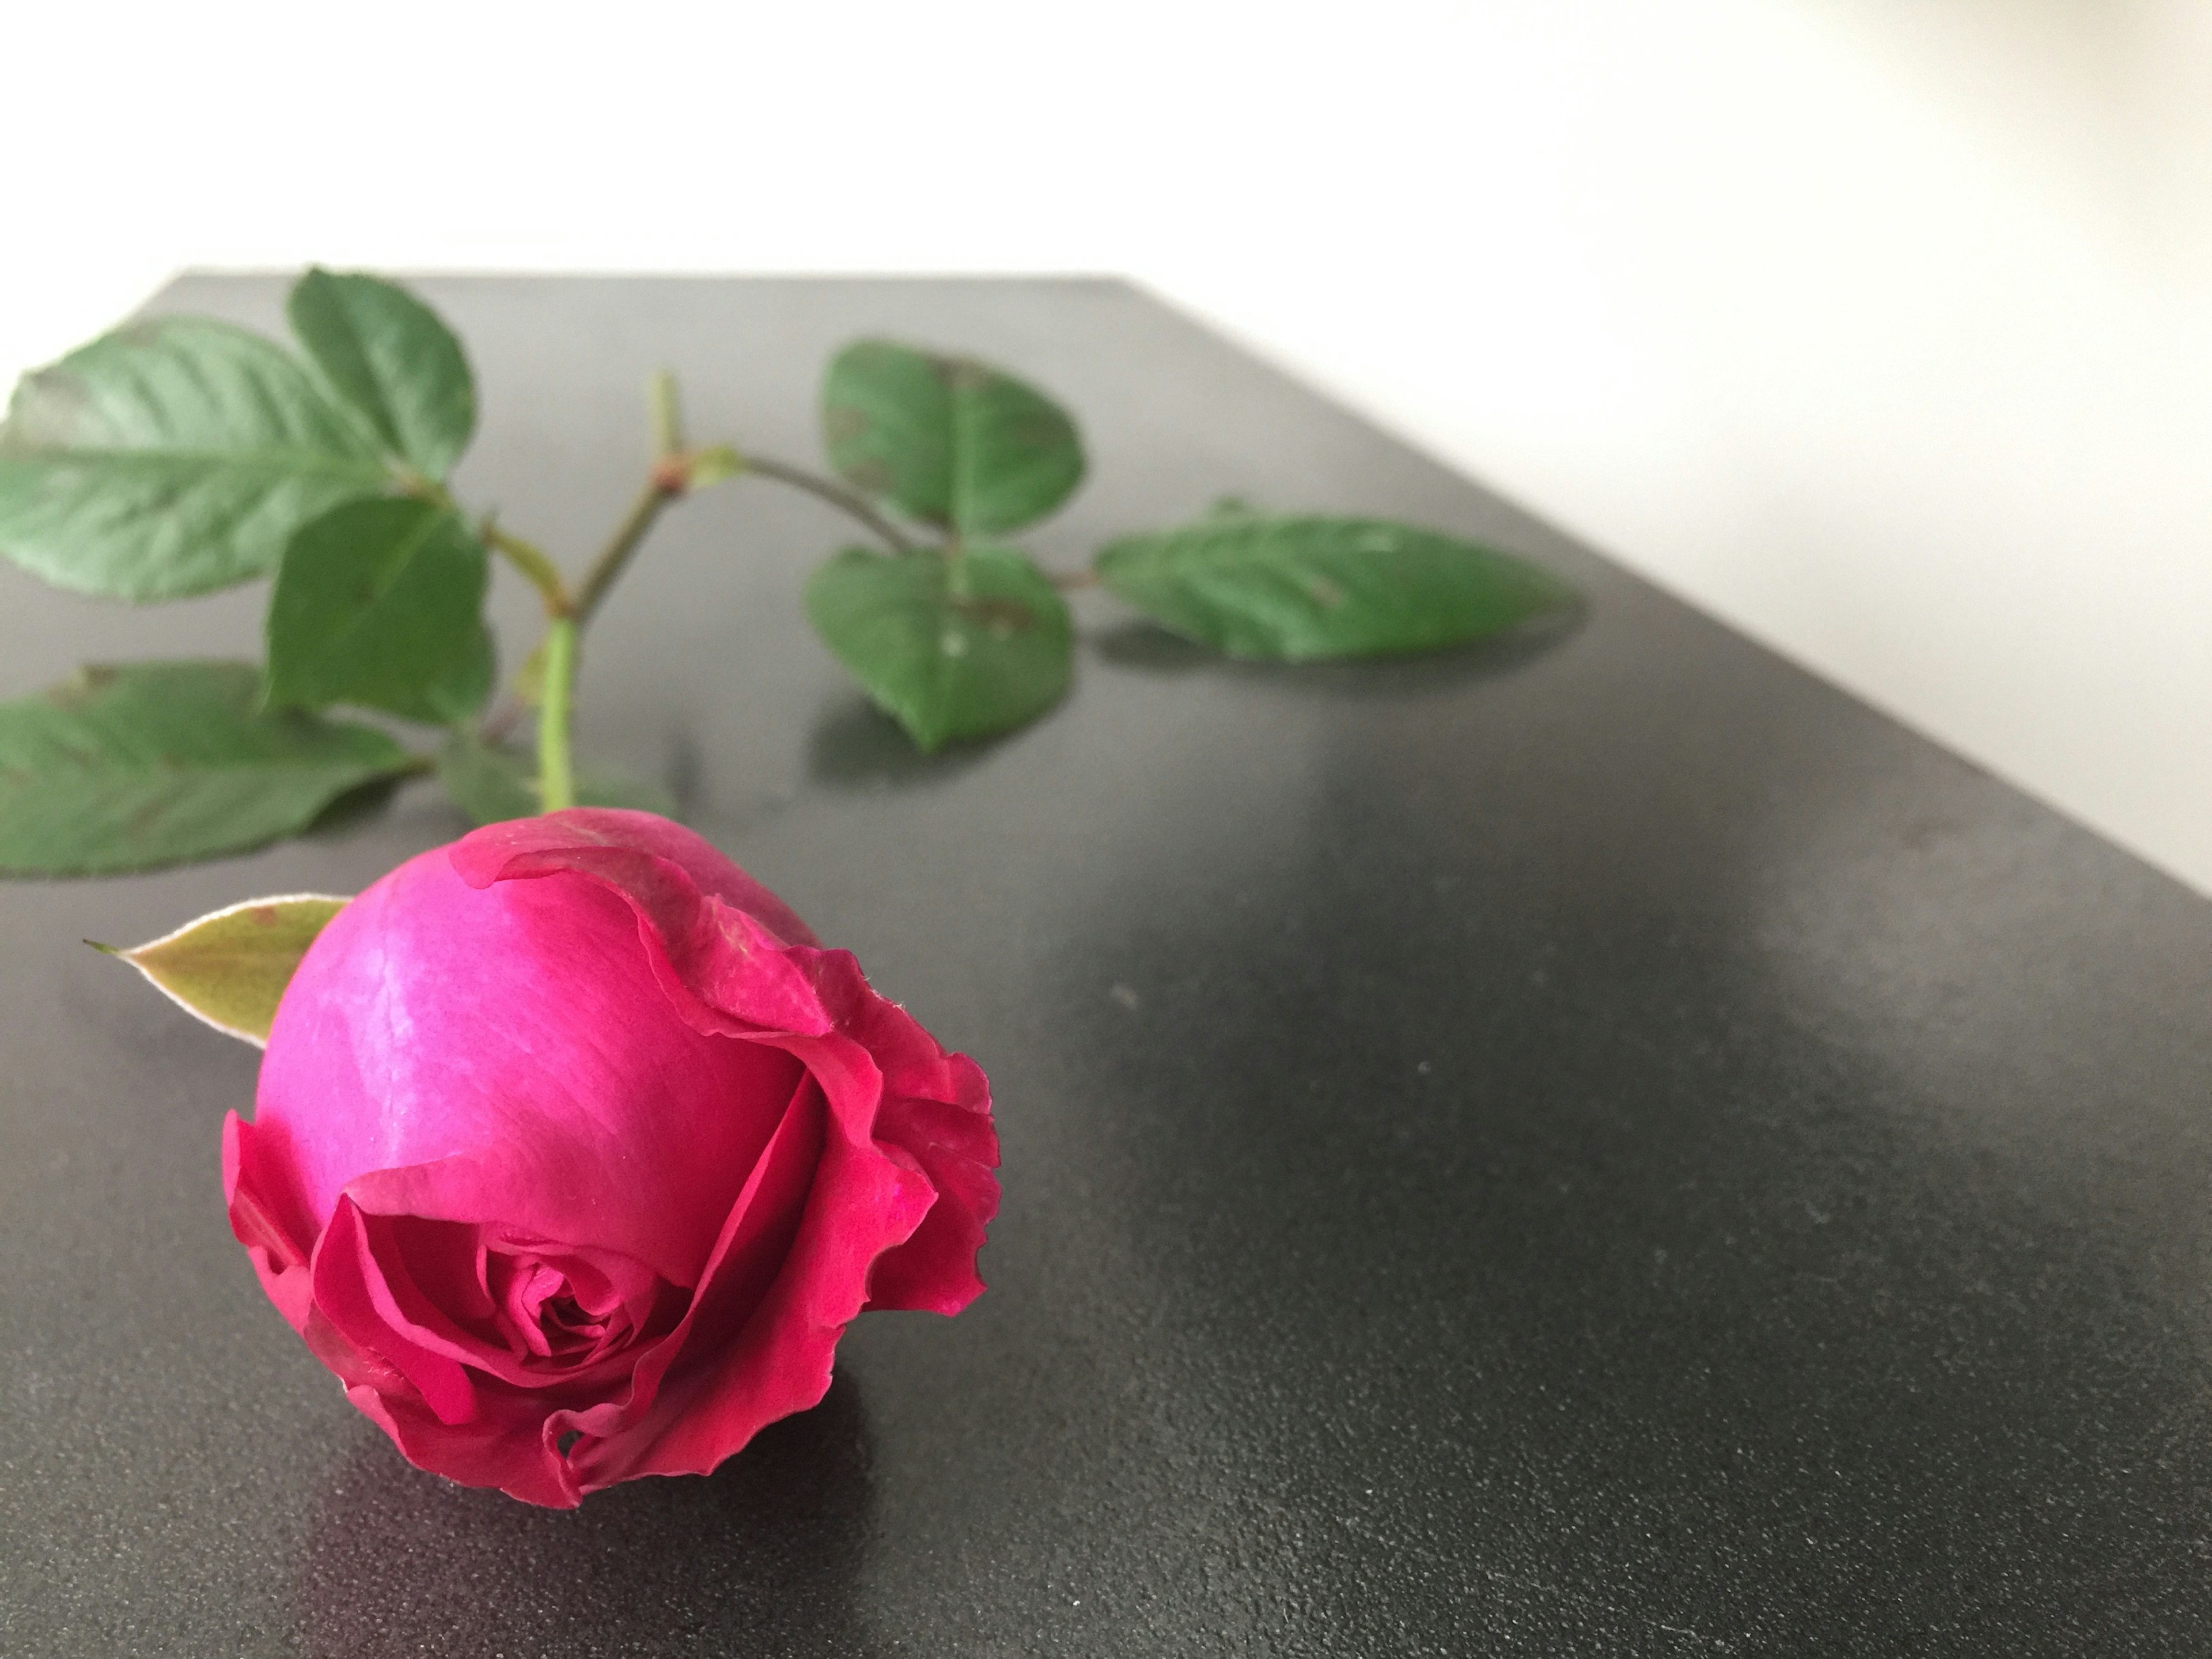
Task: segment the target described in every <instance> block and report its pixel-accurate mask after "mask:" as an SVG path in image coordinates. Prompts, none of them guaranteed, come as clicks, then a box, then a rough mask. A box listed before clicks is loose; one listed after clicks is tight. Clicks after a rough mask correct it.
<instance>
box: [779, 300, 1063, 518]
mask: <svg viewBox="0 0 2212 1659" xmlns="http://www.w3.org/2000/svg"><path fill="white" fill-rule="evenodd" d="M822 427H823V436H824V438H825V440H826V441H827V443H828V445H829V459H830V463H831V465H834V466H835V467H836V469H837V471H839V472H841V473H842V474H843V475H844V477H845V478H846V479H847V481H848V482H849V483H852V484H853V486H854V488H855V489H861V490H864V491H866V493H867V494H869V495H888V496H889V497H890V499H891V500H892V501H895V502H896V503H897V505H898V506H899V507H900V508H901V509H902V511H904V512H906V513H908V514H910V515H911V516H913V517H915V518H917V519H920V520H924V521H925V522H927V523H929V524H935V525H942V526H945V527H946V528H947V529H950V530H951V531H952V532H954V533H955V534H956V535H958V536H961V537H963V538H969V537H981V536H996V535H1003V534H1005V533H1006V532H1008V531H1012V530H1018V529H1020V528H1021V527H1022V526H1024V525H1026V524H1033V523H1035V522H1036V520H1039V519H1042V518H1043V517H1044V516H1045V515H1046V514H1047V513H1050V512H1051V511H1052V510H1053V509H1054V507H1058V506H1059V505H1060V503H1061V502H1062V501H1066V499H1067V498H1068V496H1069V495H1071V494H1073V492H1074V489H1075V486H1076V485H1077V484H1078V483H1081V482H1082V480H1083V444H1082V441H1081V440H1080V439H1079V437H1078V436H1077V435H1076V431H1075V422H1073V421H1072V420H1070V419H1069V418H1068V417H1067V415H1066V412H1065V411H1064V410H1061V409H1060V406H1059V405H1058V404H1054V402H1053V401H1052V400H1051V399H1050V398H1048V397H1046V396H1045V395H1044V394H1043V393H1042V392H1039V391H1037V390H1036V388H1034V387H1032V386H1024V384H1023V383H1022V382H1021V381H1019V380H1016V379H1014V378H1013V376H1012V375H1011V374H1005V373H1003V372H1002V371H1000V370H999V369H995V368H992V367H991V366H990V365H989V364H987V363H980V362H975V361H974V360H973V359H972V358H967V357H946V356H938V355H936V354H934V353H932V352H927V351H919V350H916V349H914V348H913V347H911V346H903V345H897V344H895V343H892V342H890V341H888V340H861V341H858V342H855V343H854V344H852V345H848V346H847V347H846V348H845V349H843V350H842V351H841V352H839V353H838V354H837V355H836V357H835V358H833V359H831V361H830V363H829V376H828V378H827V379H826V380H824V382H823V388H822Z"/></svg>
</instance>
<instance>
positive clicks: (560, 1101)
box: [223, 810, 999, 1508]
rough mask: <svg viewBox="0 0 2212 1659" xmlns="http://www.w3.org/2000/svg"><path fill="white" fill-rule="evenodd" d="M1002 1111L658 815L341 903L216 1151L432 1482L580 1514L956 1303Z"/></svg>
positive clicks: (969, 1285) (339, 1362) (983, 1214)
mask: <svg viewBox="0 0 2212 1659" xmlns="http://www.w3.org/2000/svg"><path fill="white" fill-rule="evenodd" d="M997 1164H998V1141H997V1137H996V1134H995V1133H994V1129H993V1127H992V1122H991V1103H990V1094H989V1089H988V1085H987V1083H986V1082H985V1079H984V1077H983V1073H982V1072H981V1070H980V1069H978V1068H977V1066H975V1062H974V1061H972V1060H969V1059H968V1058H967V1057H966V1056H964V1055H961V1054H946V1053H945V1050H944V1049H943V1048H939V1046H938V1044H937V1042H935V1041H934V1040H933V1038H932V1037H931V1036H930V1035H929V1034H928V1033H927V1031H925V1030H922V1028H921V1025H920V1024H917V1023H916V1022H915V1019H914V1018H912V1017H911V1016H910V1015H908V1013H907V1012H906V1011H905V1010H904V1009H902V1008H901V1007H900V1006H898V1005H897V1004H896V1003H893V1002H890V1001H887V1000H884V998H882V997H880V996H878V994H876V993H875V992H874V991H873V990H872V989H871V988H870V987H869V985H868V982H867V981H866V979H864V978H863V977H862V976H861V974H860V968H859V966H858V964H857V963H854V959H853V957H851V955H850V954H848V952H846V951H829V950H824V949H823V948H822V947H821V945H820V944H819V943H818V941H817V939H815V937H814V935H813V934H812V933H810V932H809V931H808V929H807V927H806V925H805V923H804V922H802V921H799V918H798V917H797V916H795V915H793V914H792V913H791V911H790V910H789V909H788V908H786V907H785V906H784V904H783V903H782V902H781V901H780V900H779V899H777V898H776V897H775V895H774V894H772V893H770V892H769V890H767V889H766V888H764V887H763V886H761V885H760V884H758V883H757V882H756V881H754V880H753V879H752V878H750V877H749V876H747V875H746V874H745V873H744V871H742V870H740V869H738V867H737V866H735V865H734V864H732V863H731V862H730V861H729V860H727V859H726V858H724V857H723V856H722V855H721V854H720V853H718V852H716V851H715V850H714V848H712V847H710V846H709V845H708V843H707V842H704V841H702V840H701V839H700V838H699V837H698V836H695V835H693V834H692V833H691V832H690V830H688V829H681V828H679V827H678V826H677V825H676V824H673V823H669V822H668V821H667V820H665V819H664V818H659V817H654V816H653V815H652V814H650V813H644V812H620V811H589V810H580V811H563V812H556V813H551V814H550V815H548V816H545V817H537V818H527V819H523V820H520V821H519V822H516V823H502V824H496V825H494V826H492V827H490V828H489V829H479V830H477V832H476V833H474V834H473V835H471V836H466V837H465V838H463V839H462V840H460V841H459V842H454V843H453V845H451V846H449V847H443V848H438V849H437V850H436V851H435V852H429V853H425V854H422V856H421V857H419V858H416V859H412V860H409V861H408V862H407V863H405V864H404V865H402V866H399V868H398V869H397V870H394V871H393V872H392V873H391V874H390V875H388V876H386V877H385V878H383V879H382V880H380V881H379V882H378V883H376V884H375V885H374V886H373V887H371V888H370V889H369V890H368V891H367V892H365V893H363V894H362V895H361V896H359V897H358V898H356V899H355V900H353V901H352V902H351V903H349V904H348V905H347V906H346V907H345V908H344V909H343V910H342V911H340V912H339V913H338V915H337V917H336V918H335V919H334V920H333V921H331V923H330V924H329V926H328V927H325V929H324V930H323V932H322V933H321V934H320V936H319V938H317V939H316V940H315V942H314V944H313V945H312V946H311V947H310V948H309V949H308V951H307V954H306V955H305V957H302V958H301V962H300V965H299V969H298V971H297V972H296V974H295V975H294V976H293V978H292V980H291V982H290V984H289V987H288V988H286V990H285V991H284V993H283V1000H282V1002H281V1003H280V1004H279V1005H278V1006H277V1008H276V1018H275V1020H274V1023H273V1025H272V1026H271V1028H270V1034H269V1046H268V1054H267V1055H266V1057H265V1059H264V1061H263V1064H262V1067H261V1081H260V1086H259V1090H258V1094H257V1097H256V1104H255V1111H254V1118H253V1121H252V1122H251V1123H247V1122H245V1121H241V1120H240V1118H239V1117H238V1116H237V1115H236V1114H233V1115H231V1117H230V1119H229V1121H228V1122H227V1123H226V1124H225V1125H224V1129H223V1184H224V1190H225V1193H226V1194H227V1196H228V1200H229V1206H230V1220H231V1227H232V1231H234V1232H235V1233H236V1234H237V1236H238V1238H239V1241H240V1243H243V1244H244V1245H245V1246H246V1253H247V1255H250V1256H251V1257H252V1261H253V1265H254V1267H255V1269H256V1271H257V1272H258V1273H259V1274H260V1277H261V1282H262V1285H263V1287H264V1289H265V1290H266V1291H268V1293H269V1298H270V1301H272V1302H274V1303H275V1304H276V1306H277V1308H278V1310H280V1311H282V1312H283V1315H284V1316H285V1318H287V1319H288V1320H289V1321H290V1322H292V1325H293V1327H294V1328H295V1329H296V1330H298V1331H299V1332H300V1334H301V1335H302V1336H303V1337H305V1338H306V1339H307V1345H308V1346H309V1347H310V1348H311V1349H313V1352H314V1353H315V1355H316V1357H317V1358H319V1359H320V1360H321V1361H322V1362H323V1363H324V1364H325V1365H327V1366H329V1367H330V1369H331V1370H333V1371H335V1372H336V1373H337V1376H338V1377H339V1379H340V1380H341V1381H342V1382H343V1383H344V1385H345V1391H346V1397H347V1398H348V1399H349V1400H350V1401H353V1403H354V1404H355V1405H356V1407H359V1408H360V1409H361V1410H362V1412H363V1413H366V1414H367V1415H368V1417H369V1418H370V1419H373V1420H374V1422H375V1423H376V1424H377V1425H378V1426H379V1427H380V1428H381V1429H383V1431H385V1432H386V1434H388V1435H390V1436H391V1437H392V1440H393V1442H394V1443H397V1444H398V1447H399V1449H400V1450H401V1451H402V1452H403V1453H404V1454H405V1455H406V1456H407V1457H408V1459H409V1460H410V1462H414V1463H416V1464H417V1465H419V1466H420V1467H422V1468H426V1469H429V1470H432V1471H435V1473H437V1474H442V1475H446V1476H447V1477H449V1478H451V1479H453V1480H458V1481H460V1482H463V1483H464V1484H466V1485H469V1486H497V1487H499V1488H501V1490H502V1491H505V1492H510V1493H512V1494H513V1496H515V1497H517V1498H522V1499H524V1500H526V1501H527V1502H529V1503H532V1504H548V1505H551V1506H555V1507H562V1508H566V1507H570V1506H573V1505H574V1504H577V1503H578V1502H579V1501H580V1499H581V1498H582V1497H583V1495H584V1494H585V1493H586V1492H595V1491H597V1490H599V1488H600V1487H603V1486H611V1485H613V1484H614V1483H615V1482H616V1481H618V1480H629V1479H631V1478H633V1477H634V1476H637V1475H645V1474H702V1473H704V1472H705V1471H707V1470H708V1469H711V1468H714V1466H715V1465H716V1464H717V1463H719V1462H721V1461H722V1460H723V1459H724V1458H726V1457H727V1456H729V1455H731V1454H732V1452H734V1451H736V1450H737V1449H738V1448H739V1447H741V1446H743V1445H744V1443H746V1441H747V1440H749V1439H750V1438H751V1437H752V1436H753V1435H754V1434H755V1433H756V1432H757V1431H758V1430H759V1429H760V1428H761V1427H762V1426H763V1425H766V1424H768V1423H770V1422H772V1421H774V1420H775V1419H777V1418H780V1417H783V1416H786V1415H787V1414H788V1413H793V1412H796V1411H802V1410H804V1409H805V1408H806V1407H809V1406H811V1405H813V1404H814V1403H815V1402H816V1401H819V1400H820V1399H821V1398H822V1395H823V1392H824V1391H825V1390H826V1389H828V1387H829V1371H830V1364H831V1360H832V1358H833V1356H834V1355H835V1352H836V1346H837V1340H838V1338H839V1336H840V1335H841V1334H842V1333H843V1331H844V1328H845V1326H846V1324H847V1323H848V1322H849V1321H850V1320H851V1319H852V1318H853V1316H854V1315H855V1314H858V1313H860V1312H861V1311H862V1310H866V1309H868V1308H916V1309H928V1310H933V1311H935V1312H938V1313H945V1314H951V1313H956V1312H957V1311H958V1310H960V1309H962V1308H963V1307H965V1306H966V1305H967V1304H969V1302H970V1301H972V1300H973V1299H974V1298H975V1297H976V1295H978V1294H979V1293H980V1292H981V1290H982V1284H981V1280H979V1279H977V1278H976V1276H975V1254H976V1250H977V1249H978V1248H979V1247H980V1246H981V1243H982V1242H983V1229H984V1224H985V1223H986V1222H987V1221H988V1220H989V1219H990V1218H991V1216H992V1214H993V1213H994V1211H995V1210H996V1208H997V1206H998V1198H999V1188H998V1182H997V1179H996V1177H995V1176H994V1174H993V1173H992V1171H993V1170H994V1168H995V1167H996V1165H997Z"/></svg>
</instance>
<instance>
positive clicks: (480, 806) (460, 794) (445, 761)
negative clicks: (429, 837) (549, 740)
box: [438, 732, 676, 823]
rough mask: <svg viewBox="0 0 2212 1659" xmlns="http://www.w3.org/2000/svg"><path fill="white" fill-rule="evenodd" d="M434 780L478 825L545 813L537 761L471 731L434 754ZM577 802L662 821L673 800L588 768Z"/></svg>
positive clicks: (578, 781)
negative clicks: (649, 814) (624, 809)
mask: <svg viewBox="0 0 2212 1659" xmlns="http://www.w3.org/2000/svg"><path fill="white" fill-rule="evenodd" d="M438 781H439V782H441V783H442V784H444V785H445V786H446V793H447V794H449V795H451V796H452V797H453V804H454V805H456V806H458V807H459V808H460V809H461V811H464V812H466V813H467V814H468V815H469V816H470V817H472V818H474V819H475V820H476V821H477V823H505V822H506V821H507V819H509V818H527V817H536V816H537V815H538V813H539V812H542V811H544V810H545V809H544V805H542V804H541V803H540V801H539V799H538V762H537V759H536V757H533V756H531V755H528V754H526V753H525V752H523V751H522V750H519V749H510V748H507V747H506V746H505V745H504V744H488V743H486V742H485V741H484V740H483V738H479V737H477V735H476V734H475V733H473V732H455V733H454V734H453V738H451V740H449V741H448V742H447V744H446V746H445V747H444V748H443V749H441V750H439V751H438ZM576 804H577V805H579V806H627V807H630V808H633V809H634V810H635V811H640V812H658V813H659V814H660V815H661V816H662V817H674V816H675V815H676V801H675V798H674V797H673V796H671V794H669V793H668V792H667V791H666V790H665V789H662V788H659V787H656V786H654V785H653V784H649V783H640V782H637V781H635V780H633V779H629V778H621V777H617V776H615V775H612V774H611V773H606V772H599V771H595V770H593V769H592V768H590V767H586V768H584V769H582V770H581V771H580V773H579V774H578V775H577V778H576Z"/></svg>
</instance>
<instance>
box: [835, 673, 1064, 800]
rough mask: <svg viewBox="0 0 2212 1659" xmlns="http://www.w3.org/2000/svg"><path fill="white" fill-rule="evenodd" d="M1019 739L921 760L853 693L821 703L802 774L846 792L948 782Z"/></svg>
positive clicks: (954, 747)
mask: <svg viewBox="0 0 2212 1659" xmlns="http://www.w3.org/2000/svg"><path fill="white" fill-rule="evenodd" d="M1045 718H1046V719H1048V720H1049V719H1051V718H1052V717H1051V715H1049V714H1048V715H1046V716H1045ZM1018 735H1019V732H1018V731H1017V732H1007V733H1006V734H1005V735H1003V736H1000V737H996V738H984V739H983V740H982V741H981V742H977V743H955V744H947V745H946V746H945V747H944V748H943V749H940V750H938V751H937V752H936V753H935V754H933V755H925V754H923V753H922V752H921V750H919V749H917V748H915V744H914V739H913V738H909V737H908V736H907V734H906V733H905V732H904V731H902V730H901V729H900V726H899V723H898V722H897V721H896V720H893V719H892V718H891V717H890V715H889V714H885V713H884V711H883V710H882V709H880V708H877V707H876V706H875V704H873V703H872V702H869V701H868V700H867V699H866V697H864V696H860V694H859V693H858V692H854V694H853V695H852V696H839V697H836V698H833V699H831V700H830V701H829V702H825V703H824V704H823V708H822V711H821V712H820V714H817V715H816V717H815V720H814V725H813V727H812V729H811V730H810V731H809V732H807V734H806V771H807V775H808V776H809V777H811V778H812V779H813V780H814V781H816V782H817V783H826V784H830V785H833V786H836V787H842V788H847V789H904V788H910V787H914V786H915V785H935V784H941V783H950V782H951V781H952V780H953V779H955V778H957V777H958V776H960V775H961V774H963V772H966V771H967V770H968V769H969V768H971V767H973V766H974V765H975V763H977V762H979V761H981V760H982V759H983V758H984V757H986V756H987V755H989V754H990V753H991V752H992V751H993V750H995V749H996V748H998V746H999V745H1000V744H1002V743H1004V742H1005V741H1006V738H1010V737H1016V736H1018Z"/></svg>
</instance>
